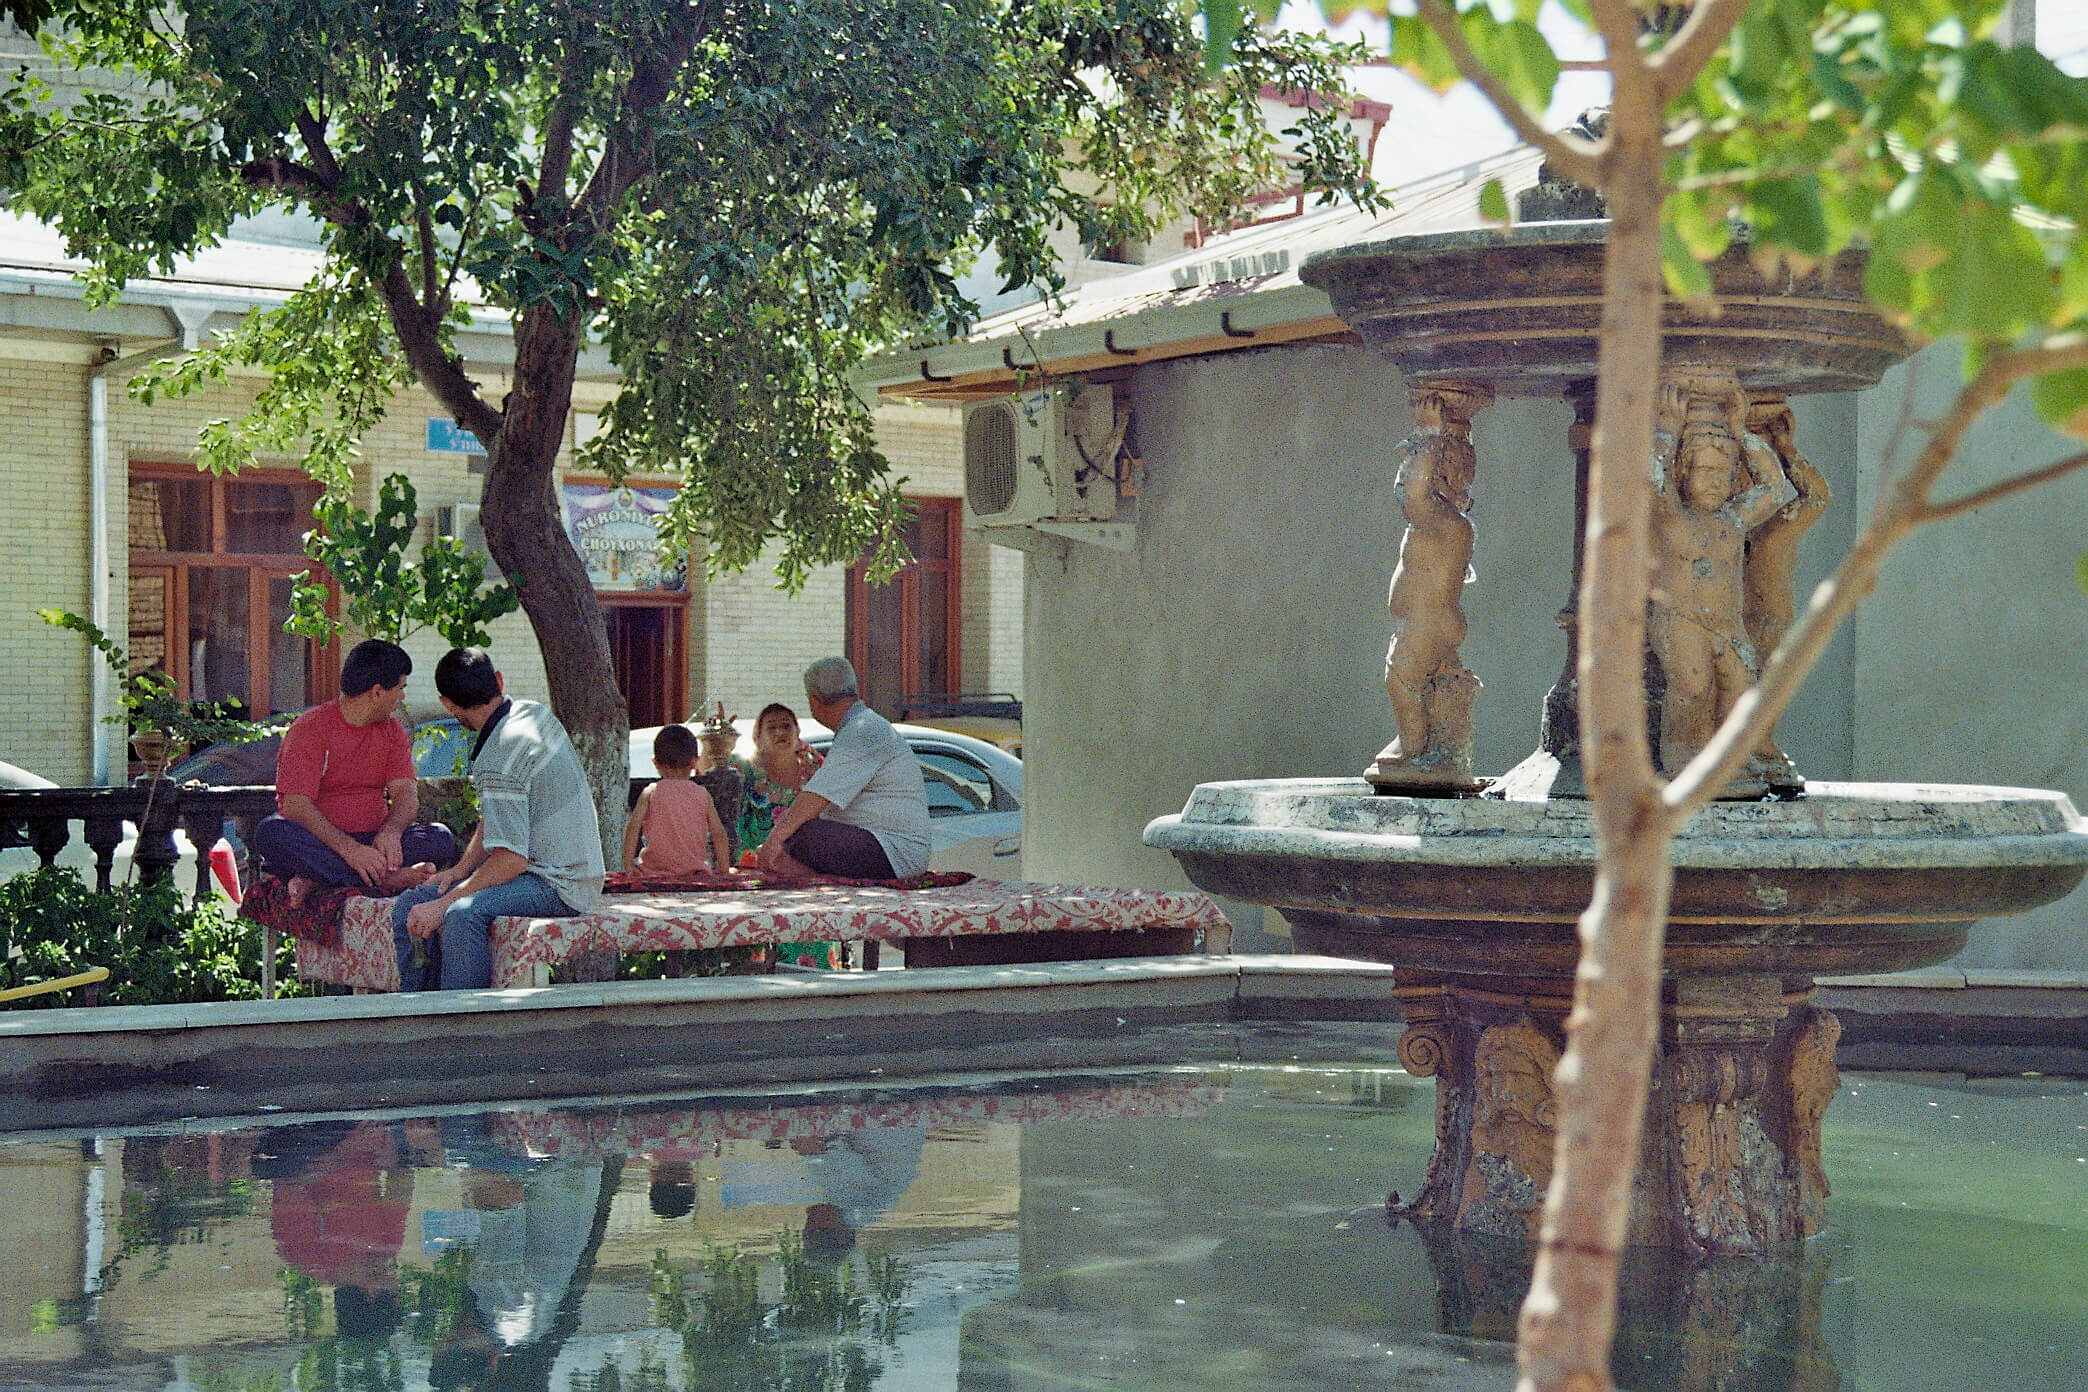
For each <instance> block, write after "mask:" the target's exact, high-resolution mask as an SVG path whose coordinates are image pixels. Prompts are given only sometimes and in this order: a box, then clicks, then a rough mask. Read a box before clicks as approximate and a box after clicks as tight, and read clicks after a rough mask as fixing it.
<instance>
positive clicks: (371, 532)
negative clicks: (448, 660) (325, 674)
mask: <svg viewBox="0 0 2088 1392" xmlns="http://www.w3.org/2000/svg"><path fill="white" fill-rule="evenodd" d="M318 516H319V522H320V526H319V527H318V528H317V529H315V530H313V531H309V532H307V533H305V539H304V549H305V554H306V555H307V556H310V557H311V558H312V559H313V560H315V561H317V562H319V563H320V564H321V565H323V566H325V567H326V569H327V572H328V573H329V574H331V575H332V576H333V578H334V581H335V582H336V583H337V584H339V585H340V587H341V592H342V593H343V594H345V595H346V596H347V597H348V618H349V621H350V622H352V623H353V624H354V625H355V626H356V627H357V628H359V629H361V630H362V631H363V632H364V633H366V634H368V635H369V636H370V637H372V638H383V639H385V640H387V641H389V642H393V643H399V642H404V641H405V639H406V637H407V635H408V634H411V633H414V632H417V631H418V630H420V629H423V628H432V629H434V630H435V631H436V632H437V633H440V634H441V635H442V636H443V638H445V639H446V640H448V642H449V644H450V646H451V647H458V648H461V647H468V646H474V645H483V644H485V643H486V642H488V641H489V640H490V637H491V635H490V634H489V632H488V630H487V627H486V626H487V625H488V624H490V623H492V622H493V620H495V619H497V618H499V617H500V616H501V615H502V614H511V613H513V612H514V611H515V610H516V609H517V608H518V607H520V605H521V603H522V601H521V599H520V597H518V596H517V595H516V594H515V591H514V587H513V586H511V585H505V584H495V585H492V586H488V585H487V584H486V561H485V558H484V557H483V556H480V555H478V554H477V553H476V552H473V551H469V550H467V549H465V546H464V543H463V542H461V541H459V540H458V539H457V538H455V537H436V538H435V539H434V540H433V541H431V542H429V543H428V544H427V545H425V546H423V547H421V551H420V559H419V562H418V564H416V563H414V562H413V561H411V560H409V559H407V548H408V547H410V546H411V545H412V544H413V532H414V527H415V525H416V523H417V522H418V520H419V516H420V509H419V506H418V501H417V497H416V495H415V493H414V489H413V484H412V482H411V481H410V480H408V479H407V478H406V476H405V475H403V474H391V475H388V476H387V477H386V478H385V480H384V483H383V485H382V486H381V487H380V488H379V489H378V492H377V511H376V512H375V513H374V514H372V513H368V512H365V511H363V510H362V509H361V508H359V507H357V506H355V505H354V504H353V503H351V502H349V501H348V500H347V499H346V498H343V497H341V496H339V495H338V494H332V493H329V494H327V495H326V496H325V497H323V498H321V499H320V500H319V509H318ZM292 578H293V579H294V580H295V581H296V582H297V584H296V588H295V589H294V590H293V591H292V592H291V596H290V602H291V612H290V621H289V623H288V624H286V625H285V627H287V628H288V629H289V630H290V631H291V632H293V633H301V634H303V635H304V636H306V637H308V638H316V639H318V640H319V641H320V642H322V643H331V642H332V641H334V639H336V638H338V637H339V636H340V633H341V627H342V624H341V621H340V620H339V619H336V618H334V617H333V616H332V615H331V614H329V613H327V612H326V601H327V594H326V587H325V586H324V585H322V584H320V583H319V582H318V581H317V580H315V579H313V578H312V573H311V572H310V571H303V572H300V573H299V574H298V575H296V576H294V577H292Z"/></svg>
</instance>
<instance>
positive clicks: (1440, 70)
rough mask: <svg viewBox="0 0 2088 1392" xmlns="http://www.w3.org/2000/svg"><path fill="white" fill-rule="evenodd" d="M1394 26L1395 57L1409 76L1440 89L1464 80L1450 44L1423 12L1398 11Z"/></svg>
mask: <svg viewBox="0 0 2088 1392" xmlns="http://www.w3.org/2000/svg"><path fill="white" fill-rule="evenodd" d="M1391 30H1392V32H1391V43H1390V46H1389V51H1390V53H1391V55H1392V61H1393V62H1394V63H1396V64H1398V65H1399V67H1400V68H1402V69H1404V70H1405V71H1406V72H1407V74H1408V75H1409V76H1411V77H1413V78H1415V79H1416V80H1418V81H1420V82H1422V83H1425V84H1426V85H1427V86H1428V87H1430V88H1431V89H1433V90H1435V91H1438V92H1447V91H1449V90H1450V89H1451V88H1452V87H1455V86H1456V85H1457V84H1458V83H1460V82H1462V81H1464V77H1463V75H1462V74H1460V73H1459V72H1458V71H1457V62H1456V60H1455V59H1453V58H1452V57H1451V56H1450V50H1449V48H1448V47H1446V46H1445V45H1444V43H1443V41H1442V40H1441V39H1440V38H1438V37H1437V36H1436V32H1435V30H1433V29H1431V28H1429V27H1428V22H1427V21H1426V20H1424V19H1422V18H1421V17H1420V16H1419V15H1394V16H1393V17H1392V25H1391Z"/></svg>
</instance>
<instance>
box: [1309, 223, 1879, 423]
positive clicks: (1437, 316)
mask: <svg viewBox="0 0 2088 1392" xmlns="http://www.w3.org/2000/svg"><path fill="white" fill-rule="evenodd" d="M1608 226H1609V224H1608V223H1607V222H1600V221H1595V222H1539V223H1525V224H1523V225H1521V226H1517V227H1513V228H1508V229H1505V230H1498V229H1481V230H1474V231H1463V232H1443V233H1435V234H1431V235H1427V236H1417V237H1400V238H1396V239H1394V240H1391V241H1382V242H1364V243H1359V244H1357V245H1354V246H1346V247H1336V248H1333V249H1331V250H1327V251H1322V252H1318V253H1315V254H1314V255H1312V256H1311V257H1309V258H1307V259H1306V261H1305V263H1304V264H1303V265H1302V266H1301V267H1300V268H1299V270H1298V278H1299V279H1301V280H1303V281H1304V282H1305V283H1306V284H1307V285H1310V286H1313V287H1314V288H1316V289H1319V290H1322V291H1325V292H1326V294H1327V297H1328V298H1329V299H1330V300H1332V301H1333V304H1334V312H1335V313H1336V314H1339V315H1340V316H1341V318H1342V320H1343V322H1345V323H1346V324H1348V326H1349V327H1350V328H1352V329H1354V330H1355V331H1356V332H1357V333H1358V334H1359V335H1361V337H1362V338H1363V341H1364V342H1366V343H1368V344H1370V345H1371V346H1372V347H1373V348H1376V349H1377V350H1378V351H1380V352H1381V353H1383V354H1385V356H1387V357H1388V358H1390V359H1391V360H1392V361H1393V362H1395V363H1397V364H1398V365H1399V367H1400V369H1401V370H1402V371H1404V372H1406V373H1407V374H1408V375H1409V376H1412V377H1416V378H1422V379H1430V380H1440V379H1445V378H1457V379H1464V378H1470V379H1475V380H1480V381H1484V382H1486V383H1487V384H1488V385H1489V386H1491V387H1492V388H1493V389H1494V390H1495V392H1496V393H1497V394H1499V395H1503V396H1543V397H1549V396H1557V395H1559V394H1560V393H1562V392H1565V391H1567V390H1569V389H1572V388H1574V387H1577V386H1580V385H1583V384H1585V383H1588V382H1591V381H1593V380H1594V378H1595V360H1596V337H1597V333H1598V331H1599V329H1600V327H1601V320H1602V246H1603V237H1604V233H1605V232H1606V230H1607V228H1608ZM1748 253H1749V248H1748V247H1747V246H1746V245H1745V244H1744V243H1742V244H1736V245H1735V246H1734V247H1733V248H1732V249H1731V250H1729V251H1727V252H1726V254H1725V255H1723V256H1721V257H1720V258H1719V259H1718V260H1716V261H1714V262H1712V263H1711V264H1710V265H1709V266H1708V267H1707V268H1706V269H1708V270H1709V271H1710V272H1711V283H1712V289H1713V295H1714V298H1715V299H1716V301H1717V308H1716V309H1715V310H1709V309H1703V308H1694V307H1691V306H1689V305H1685V304H1683V303H1681V302H1680V301H1670V302H1668V304H1667V306H1666V307H1665V309H1664V310H1663V311H1662V315H1661V355H1662V358H1663V360H1665V361H1669V362H1686V363H1690V364H1693V365H1696V366H1700V367H1707V368H1722V369H1730V370H1732V371H1734V372H1735V373H1737V374H1738V375H1739V378H1740V382H1741V384H1742V385H1743V386H1745V387H1747V388H1748V389H1749V390H1750V391H1769V392H1786V393H1790V394H1794V395H1795V394H1799V393H1804V392H1830V391H1831V392H1839V391H1856V390H1859V389H1861V388H1864V387H1868V386H1871V385H1874V384H1875V383H1876V382H1877V380H1878V379H1879V378H1880V377H1881V376H1883V375H1884V373H1885V370H1886V369H1887V368H1889V367H1891V366H1892V365H1893V364H1894V363H1896V362H1898V361H1900V360H1901V359H1902V358H1904V357H1906V356H1907V354H1908V353H1909V352H1910V351H1911V348H1910V345H1909V344H1908V343H1907V341H1906V339H1905V338H1904V337H1903V336H1902V335H1901V334H1900V333H1899V331H1898V330H1896V329H1894V328H1893V327H1892V326H1891V325H1890V324H1888V323H1886V322H1885V320H1884V319H1882V318H1881V317H1879V315H1878V312H1877V311H1876V310H1874V309H1872V308H1871V306H1870V304H1869V303H1868V302H1867V301H1866V300H1865V299H1864V298H1863V265H1864V259H1865V257H1864V253H1862V252H1861V251H1851V252H1845V253H1843V254H1841V255H1839V256H1836V257H1833V258H1830V259H1829V260H1827V261H1824V262H1822V263H1821V264H1820V265H1819V266H1818V267H1816V268H1815V269H1813V270H1810V271H1806V272H1803V273H1800V272H1796V271H1791V270H1787V269H1771V270H1769V271H1766V272H1765V271H1764V270H1763V269H1762V268H1760V267H1758V266H1756V265H1755V263H1754V262H1753V261H1752V260H1751V259H1750V257H1749V254H1748Z"/></svg>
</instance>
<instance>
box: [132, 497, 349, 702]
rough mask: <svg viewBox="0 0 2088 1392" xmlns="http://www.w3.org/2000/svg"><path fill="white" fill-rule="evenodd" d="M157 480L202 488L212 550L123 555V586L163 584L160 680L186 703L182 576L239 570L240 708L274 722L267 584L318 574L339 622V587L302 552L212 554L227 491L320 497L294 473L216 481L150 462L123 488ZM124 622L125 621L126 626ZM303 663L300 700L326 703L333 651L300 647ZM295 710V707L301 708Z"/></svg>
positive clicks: (223, 528) (225, 524) (226, 530)
mask: <svg viewBox="0 0 2088 1392" xmlns="http://www.w3.org/2000/svg"><path fill="white" fill-rule="evenodd" d="M160 480H164V481H167V482H173V483H201V484H203V485H205V486H207V487H208V489H209V490H210V491H209V503H208V508H209V513H210V537H209V544H210V547H211V549H210V550H207V551H172V550H162V549H147V548H141V547H127V549H128V551H129V555H128V557H127V558H126V559H127V570H128V573H129V575H130V577H131V580H130V583H132V584H135V583H137V579H138V578H139V577H140V576H152V577H155V578H162V579H164V581H165V584H166V593H167V614H166V624H167V645H166V664H165V670H166V672H167V675H168V676H170V677H172V678H173V679H174V684H175V686H176V688H177V689H178V690H179V691H180V692H181V693H182V694H183V695H184V696H191V692H190V687H189V677H190V672H189V651H188V642H187V634H188V631H189V630H188V621H189V617H190V614H189V576H190V574H191V572H193V571H195V570H199V569H219V570H244V571H245V572H246V573H247V652H248V660H247V693H246V696H247V708H248V710H249V711H250V712H252V713H253V714H254V717H255V718H256V719H258V718H260V717H261V716H263V715H270V714H276V713H277V712H276V711H275V710H274V708H273V707H272V706H271V705H270V704H269V701H268V694H269V685H270V683H269V676H270V672H269V664H270V655H271V654H272V652H273V645H272V641H271V638H272V635H271V633H270V629H269V624H268V586H269V582H270V581H273V580H279V579H286V578H288V577H289V576H291V575H295V574H296V573H298V572H299V571H303V570H309V571H314V572H316V573H317V574H318V576H319V578H320V579H321V581H322V582H323V583H324V584H325V586H326V592H327V600H326V610H327V612H328V613H329V614H334V615H338V614H339V613H340V609H341V592H340V587H339V586H338V585H336V584H335V583H334V580H333V577H332V576H330V575H328V574H327V573H326V570H325V568H324V567H323V566H321V565H320V564H319V563H318V562H317V561H314V560H313V559H312V558H311V557H309V556H307V555H305V554H304V553H303V552H301V551H300V552H280V553H278V552H234V551H227V550H221V549H219V548H221V547H223V546H224V545H225V544H226V540H227V538H228V537H229V536H230V535H231V512H230V502H231V494H232V492H233V490H235V489H237V488H240V487H242V486H246V487H252V486H268V485H275V486H282V487H289V488H294V489H297V490H299V491H300V492H303V493H309V494H310V495H311V499H312V501H313V502H317V500H318V497H319V494H320V493H321V491H322V489H321V486H320V485H319V483H318V482H316V481H315V480H314V479H313V478H312V477H311V476H310V475H309V474H306V473H303V472H301V471H299V470H295V469H268V468H256V469H245V470H242V471H241V472H240V473H239V474H237V475H235V476H228V477H222V478H220V477H216V476H213V475H210V474H207V473H202V472H200V471H198V470H197V468H196V467H195V465H193V464H183V463H166V462H162V461H157V460H139V461H135V462H133V463H132V464H131V465H130V468H129V470H128V475H127V480H126V482H127V484H128V483H141V482H155V481H160ZM127 623H128V621H127V620H126V625H127ZM305 643H306V649H307V652H308V654H309V657H310V671H311V681H310V687H309V690H308V692H307V694H308V696H309V697H310V703H312V704H316V703H318V702H320V701H325V700H329V699H331V698H332V697H333V696H334V695H335V694H337V693H338V692H339V690H340V651H339V648H340V645H339V644H337V643H330V644H327V645H325V646H323V647H322V646H320V645H319V644H317V643H315V642H314V641H313V640H311V639H306V640H305ZM300 709H302V707H300Z"/></svg>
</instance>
